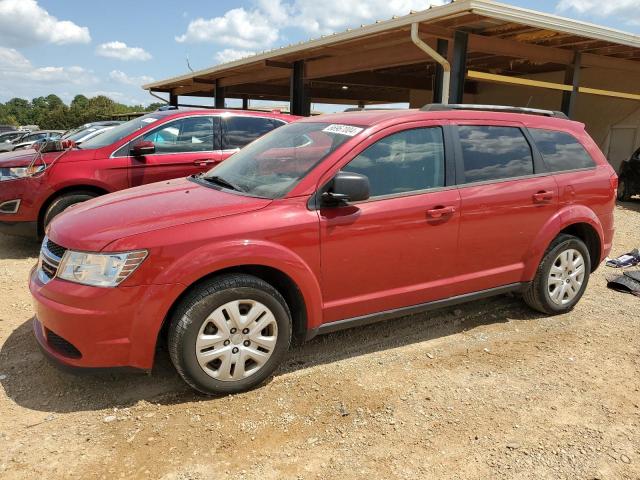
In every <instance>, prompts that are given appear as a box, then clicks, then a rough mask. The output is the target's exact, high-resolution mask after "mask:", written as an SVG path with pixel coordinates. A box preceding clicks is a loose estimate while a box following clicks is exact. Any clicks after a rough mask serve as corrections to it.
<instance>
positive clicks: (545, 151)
mask: <svg viewBox="0 0 640 480" xmlns="http://www.w3.org/2000/svg"><path fill="white" fill-rule="evenodd" d="M529 132H530V133H531V136H532V137H533V140H534V141H535V142H536V146H537V147H538V150H539V151H540V153H541V154H542V158H543V159H544V163H545V164H546V165H547V168H548V169H549V171H551V172H562V171H566V170H575V169H577V168H591V167H594V166H595V162H594V161H593V159H592V158H591V156H590V155H589V154H588V153H587V151H586V150H585V149H584V147H583V146H582V144H581V143H580V142H579V141H578V140H577V139H576V138H575V137H574V136H573V135H570V134H568V133H565V132H558V131H555V130H542V129H538V128H531V129H529Z"/></svg>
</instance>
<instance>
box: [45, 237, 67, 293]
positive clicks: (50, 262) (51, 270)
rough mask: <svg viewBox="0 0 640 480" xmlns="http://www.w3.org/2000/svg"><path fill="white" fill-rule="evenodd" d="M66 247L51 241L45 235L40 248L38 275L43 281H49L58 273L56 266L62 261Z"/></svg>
mask: <svg viewBox="0 0 640 480" xmlns="http://www.w3.org/2000/svg"><path fill="white" fill-rule="evenodd" d="M66 251H67V249H66V248H64V247H61V246H60V245H58V244H56V243H54V242H52V241H51V240H49V239H48V238H47V237H45V239H44V241H43V242H42V248H41V249H40V268H39V269H38V276H39V278H40V281H42V282H43V283H47V282H49V280H51V279H52V278H53V277H55V276H56V274H57V273H58V267H59V266H60V262H61V261H62V257H63V256H64V254H65V252H66Z"/></svg>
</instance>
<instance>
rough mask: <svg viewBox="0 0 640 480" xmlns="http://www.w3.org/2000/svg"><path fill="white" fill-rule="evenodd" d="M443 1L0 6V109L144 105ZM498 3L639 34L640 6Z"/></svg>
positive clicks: (191, 0)
mask: <svg viewBox="0 0 640 480" xmlns="http://www.w3.org/2000/svg"><path fill="white" fill-rule="evenodd" d="M430 2H431V3H433V4H441V3H443V2H445V0H368V1H366V2H358V1H352V2H345V1H344V0H323V1H322V2H320V1H318V0H245V1H235V2H232V1H226V0H222V1H220V0H209V1H195V0H182V1H180V2H159V1H157V0H156V1H151V0H133V1H132V0H129V1H123V0H109V1H100V2H95V1H89V2H87V1H79V0H65V1H64V2H62V1H59V0H58V1H54V0H0V101H6V100H8V99H9V98H12V97H14V96H20V97H23V98H32V97H35V96H39V95H46V94H49V93H55V94H57V95H60V96H61V97H62V98H63V100H65V101H67V102H68V101H69V100H70V99H71V98H72V97H73V95H75V94H76V93H83V94H85V95H96V94H106V95H108V96H110V97H112V98H114V100H117V101H120V102H123V103H129V104H131V103H145V104H146V103H150V102H151V101H153V100H154V99H153V98H152V97H150V96H149V94H148V93H146V92H145V91H143V90H142V89H141V88H140V84H141V83H144V82H148V81H150V80H152V79H156V80H159V79H162V78H165V77H169V76H173V75H178V74H182V73H185V72H186V71H187V65H186V59H187V57H188V58H189V62H190V64H191V66H192V67H193V68H194V69H201V68H206V67H210V66H212V65H214V64H216V63H219V61H220V60H221V59H227V60H232V59H234V57H237V56H242V55H246V54H248V53H252V52H257V51H262V50H268V49H271V48H274V47H278V46H281V45H286V44H289V43H294V42H298V41H301V40H306V39H309V38H312V37H317V36H319V35H320V34H323V33H330V32H332V31H340V30H344V29H345V28H346V27H349V26H359V25H360V24H362V23H370V22H372V21H374V20H377V19H386V18H389V17H390V16H392V15H394V14H397V15H401V14H406V13H408V11H409V10H411V9H414V10H419V9H422V8H425V7H428V5H429V3H430ZM505 3H510V4H512V5H516V6H521V7H526V8H532V9H536V10H540V11H545V12H550V13H556V14H560V15H563V16H567V17H572V18H577V19H581V20H586V21H591V22H595V23H599V24H603V25H607V26H611V27H614V28H618V29H621V30H627V31H630V32H636V33H637V32H639V31H640V20H638V18H639V17H638V13H637V12H638V8H639V7H640V0H616V1H612V0H610V1H609V2H602V1H600V0H538V1H535V0H511V1H508V0H507V1H506V2H505Z"/></svg>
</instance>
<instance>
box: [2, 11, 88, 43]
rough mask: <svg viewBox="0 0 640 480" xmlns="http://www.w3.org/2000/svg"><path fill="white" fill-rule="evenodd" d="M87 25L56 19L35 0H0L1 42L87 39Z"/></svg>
mask: <svg viewBox="0 0 640 480" xmlns="http://www.w3.org/2000/svg"><path fill="white" fill-rule="evenodd" d="M90 41H91V35H89V29H88V28H87V27H81V26H79V25H76V24H75V23H73V22H71V21H69V20H58V19H57V18H56V17H54V16H53V15H50V14H49V12H47V11H46V10H45V9H43V8H42V7H40V6H39V5H38V2H37V1H36V0H0V44H2V45H5V46H16V47H25V46H29V45H35V44H38V43H53V44H57V45H64V44H68V43H89V42H90Z"/></svg>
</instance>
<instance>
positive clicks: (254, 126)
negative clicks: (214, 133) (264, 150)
mask: <svg viewBox="0 0 640 480" xmlns="http://www.w3.org/2000/svg"><path fill="white" fill-rule="evenodd" d="M282 125H284V122H282V121H280V120H276V119H273V118H258V117H245V116H241V115H238V116H230V117H226V118H224V120H223V127H222V128H223V132H222V149H223V150H233V149H236V148H242V147H244V146H245V145H248V144H249V143H251V142H253V141H254V140H255V139H257V138H260V137H261V136H263V135H264V134H265V133H269V132H270V131H271V130H275V129H276V128H278V127H281V126H282Z"/></svg>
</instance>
